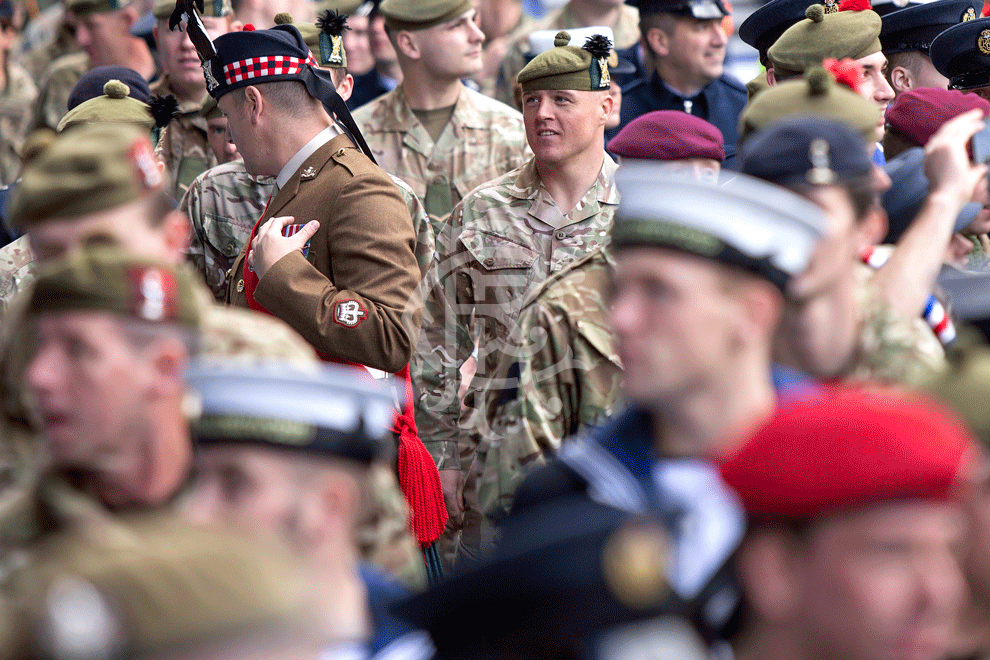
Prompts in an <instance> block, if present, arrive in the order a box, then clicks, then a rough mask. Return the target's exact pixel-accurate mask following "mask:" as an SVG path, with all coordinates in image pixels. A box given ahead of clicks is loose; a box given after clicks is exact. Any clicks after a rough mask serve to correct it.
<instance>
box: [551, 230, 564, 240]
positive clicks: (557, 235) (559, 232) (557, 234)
mask: <svg viewBox="0 0 990 660" xmlns="http://www.w3.org/2000/svg"><path fill="white" fill-rule="evenodd" d="M553 237H554V238H556V239H557V240H558V241H562V240H564V239H565V238H567V233H566V232H565V231H564V230H563V229H558V230H557V231H555V232H554V234H553Z"/></svg>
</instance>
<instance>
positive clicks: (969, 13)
mask: <svg viewBox="0 0 990 660" xmlns="http://www.w3.org/2000/svg"><path fill="white" fill-rule="evenodd" d="M975 20H976V10H975V9H974V8H972V7H967V8H966V11H965V12H963V15H962V19H960V21H961V22H963V23H965V22H966V21H975Z"/></svg>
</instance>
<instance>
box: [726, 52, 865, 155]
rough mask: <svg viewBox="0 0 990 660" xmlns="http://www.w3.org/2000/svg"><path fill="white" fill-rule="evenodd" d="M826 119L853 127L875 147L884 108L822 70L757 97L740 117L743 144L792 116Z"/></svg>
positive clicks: (816, 69) (811, 71) (740, 134)
mask: <svg viewBox="0 0 990 660" xmlns="http://www.w3.org/2000/svg"><path fill="white" fill-rule="evenodd" d="M798 116H811V117H824V118H825V119H831V120H833V121H837V122H840V123H842V124H846V125H847V126H850V127H851V128H853V129H854V130H856V131H857V132H859V134H860V135H862V136H863V139H864V140H866V143H867V144H873V143H874V142H876V140H877V136H876V130H877V126H878V122H879V121H880V108H879V107H877V104H876V103H874V102H873V101H869V100H867V99H865V98H863V97H862V96H860V95H859V94H857V93H856V92H854V91H852V90H851V89H849V88H848V87H845V86H844V85H841V84H839V83H837V82H835V79H834V78H832V75H831V74H830V73H829V72H828V71H826V70H825V69H824V68H822V67H813V68H811V69H810V70H808V72H807V73H805V76H804V77H803V78H799V79H795V80H786V81H784V82H782V83H780V84H778V85H774V86H773V87H771V88H769V89H768V90H766V91H764V92H761V93H760V94H758V95H757V96H755V97H754V98H753V99H752V100H751V101H750V102H749V104H748V105H747V106H746V107H745V108H743V111H742V114H741V115H739V142H740V144H741V143H742V142H743V141H745V139H746V138H747V137H749V136H750V135H751V134H753V133H755V132H756V131H759V130H762V129H764V128H766V127H767V126H770V125H772V124H775V123H777V122H778V121H780V120H782V119H787V118H788V117H798Z"/></svg>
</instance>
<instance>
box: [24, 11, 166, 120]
mask: <svg viewBox="0 0 990 660" xmlns="http://www.w3.org/2000/svg"><path fill="white" fill-rule="evenodd" d="M66 11H67V12H69V13H71V14H72V17H73V21H74V23H75V25H76V38H77V40H78V41H79V45H80V46H81V47H82V48H83V51H82V52H79V53H72V54H70V55H65V56H64V57H60V58H59V59H57V60H55V61H54V62H52V63H51V66H50V67H49V68H48V69H47V71H46V72H45V75H44V77H43V78H42V79H41V84H40V86H39V88H40V92H39V94H38V100H37V102H36V103H35V107H34V115H33V118H32V120H31V128H43V127H48V128H50V129H52V130H55V129H56V127H57V126H58V122H59V120H61V119H62V115H64V114H65V113H66V111H67V110H68V109H69V108H68V101H69V94H70V93H71V92H72V88H73V87H75V86H76V83H77V82H79V78H81V77H82V75H83V74H84V73H86V72H87V71H89V70H90V69H91V68H93V67H97V66H105V65H115V66H125V67H127V68H129V69H133V70H135V71H137V72H138V73H139V74H140V75H141V76H143V77H144V78H145V80H151V79H152V78H154V77H155V74H156V72H157V65H156V64H155V60H154V57H152V55H151V51H150V50H149V49H148V45H147V44H146V43H145V42H144V40H143V39H141V38H139V37H134V36H131V33H130V26H131V25H132V24H133V23H134V22H135V21H137V19H138V10H137V7H136V6H135V5H134V3H128V2H124V1H118V0H68V1H67V2H66Z"/></svg>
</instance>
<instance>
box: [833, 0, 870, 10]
mask: <svg viewBox="0 0 990 660" xmlns="http://www.w3.org/2000/svg"><path fill="white" fill-rule="evenodd" d="M871 9H873V5H871V4H870V0H842V2H840V3H839V11H869V10H871Z"/></svg>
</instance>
